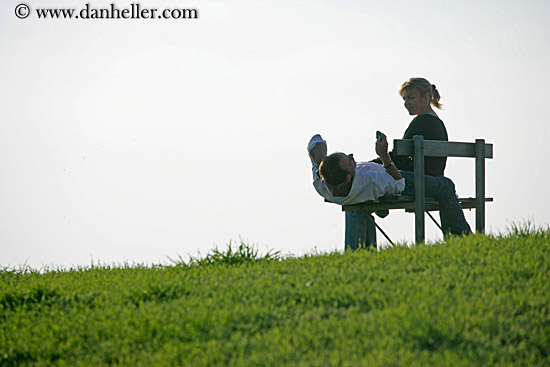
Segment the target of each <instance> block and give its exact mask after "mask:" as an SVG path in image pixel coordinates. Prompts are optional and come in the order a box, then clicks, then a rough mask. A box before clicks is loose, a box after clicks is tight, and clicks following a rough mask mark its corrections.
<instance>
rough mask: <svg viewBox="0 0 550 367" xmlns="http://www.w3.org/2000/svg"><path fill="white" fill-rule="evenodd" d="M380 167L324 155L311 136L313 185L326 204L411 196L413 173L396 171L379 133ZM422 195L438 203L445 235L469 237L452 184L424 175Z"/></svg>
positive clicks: (320, 143)
mask: <svg viewBox="0 0 550 367" xmlns="http://www.w3.org/2000/svg"><path fill="white" fill-rule="evenodd" d="M375 151H376V154H377V155H378V156H379V157H380V159H381V161H382V163H383V164H378V163H374V162H360V163H356V162H355V160H354V159H353V154H348V155H346V154H344V153H339V152H338V153H333V154H330V155H328V156H327V144H326V141H325V140H323V138H322V137H321V135H319V134H317V135H315V136H313V137H312V138H311V140H310V142H309V144H308V152H309V156H310V158H311V163H312V165H313V186H314V187H315V190H317V192H318V193H319V195H321V196H322V197H324V198H325V199H326V200H327V201H330V202H333V203H336V204H340V205H351V204H359V203H363V202H366V201H376V200H377V199H378V198H380V197H382V196H391V195H400V194H403V195H406V196H414V172H409V171H399V170H398V169H397V167H395V165H394V164H393V162H392V161H391V158H390V155H389V154H388V141H387V140H386V136H385V135H384V134H381V139H380V140H379V139H377V141H376V145H375ZM424 184H425V194H426V196H427V197H432V198H435V199H436V200H438V201H439V215H440V218H441V227H442V229H443V233H444V234H449V233H450V234H456V235H460V234H468V233H471V232H472V231H471V229H470V226H469V225H468V222H466V218H464V213H463V212H462V207H461V206H460V203H459V202H458V198H457V196H456V192H455V185H454V183H453V182H452V181H451V180H450V179H448V178H447V177H444V176H437V177H435V176H428V175H426V176H424Z"/></svg>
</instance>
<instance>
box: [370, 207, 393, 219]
mask: <svg viewBox="0 0 550 367" xmlns="http://www.w3.org/2000/svg"><path fill="white" fill-rule="evenodd" d="M374 214H376V215H377V216H379V217H380V218H386V217H387V216H388V214H390V211H389V209H381V210H377V211H375V212H374Z"/></svg>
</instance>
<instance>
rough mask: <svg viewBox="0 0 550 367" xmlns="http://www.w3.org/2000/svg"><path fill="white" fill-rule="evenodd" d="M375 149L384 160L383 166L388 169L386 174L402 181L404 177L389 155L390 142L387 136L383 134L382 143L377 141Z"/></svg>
mask: <svg viewBox="0 0 550 367" xmlns="http://www.w3.org/2000/svg"><path fill="white" fill-rule="evenodd" d="M374 149H375V150H376V154H378V156H379V157H380V159H381V160H382V165H383V166H384V168H385V169H386V172H387V173H388V174H389V175H390V176H392V177H393V179H394V180H400V179H402V178H403V176H401V172H399V170H398V169H397V167H396V166H395V164H393V163H392V161H391V157H390V154H389V153H388V140H387V139H386V135H384V134H382V141H378V140H376V146H375V148H374Z"/></svg>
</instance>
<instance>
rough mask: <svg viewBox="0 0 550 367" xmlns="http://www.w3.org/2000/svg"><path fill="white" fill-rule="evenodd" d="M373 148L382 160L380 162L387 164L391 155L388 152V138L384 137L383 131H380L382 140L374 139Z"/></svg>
mask: <svg viewBox="0 0 550 367" xmlns="http://www.w3.org/2000/svg"><path fill="white" fill-rule="evenodd" d="M374 150H375V151H376V154H377V155H378V156H379V157H380V159H381V160H382V164H383V165H384V166H387V165H388V164H390V162H391V157H390V155H389V153H388V140H387V139H386V135H385V134H384V133H382V141H378V140H376V145H375V147H374Z"/></svg>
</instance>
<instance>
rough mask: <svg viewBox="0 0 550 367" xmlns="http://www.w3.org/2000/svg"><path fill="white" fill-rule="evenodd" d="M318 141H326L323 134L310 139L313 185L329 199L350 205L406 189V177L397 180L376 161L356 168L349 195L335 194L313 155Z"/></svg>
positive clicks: (398, 192) (320, 193)
mask: <svg viewBox="0 0 550 367" xmlns="http://www.w3.org/2000/svg"><path fill="white" fill-rule="evenodd" d="M317 143H325V144H326V142H325V141H324V140H323V138H322V137H321V135H319V134H317V135H314V136H313V137H312V138H311V140H310V141H309V144H308V147H307V150H308V153H309V158H310V159H311V163H312V165H313V167H312V169H313V186H314V187H315V190H317V192H318V193H319V195H321V196H322V197H324V198H325V199H326V200H327V201H330V202H333V203H336V204H340V205H350V204H358V203H362V202H365V201H376V200H378V199H379V198H380V197H382V196H391V195H400V194H401V192H403V190H405V179H404V178H401V179H399V180H395V179H394V178H393V177H392V176H391V175H390V174H389V173H387V172H386V170H385V169H384V167H383V166H382V165H381V164H378V163H374V162H360V163H357V167H356V168H355V176H354V177H353V181H352V183H351V189H350V192H349V193H348V195H347V196H345V197H342V196H334V195H332V192H331V191H330V189H329V188H328V186H327V184H326V183H325V182H324V181H323V180H322V179H321V177H320V176H319V167H318V166H317V163H315V160H314V159H313V157H312V156H311V150H312V149H313V147H314V146H315V144H317Z"/></svg>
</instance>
